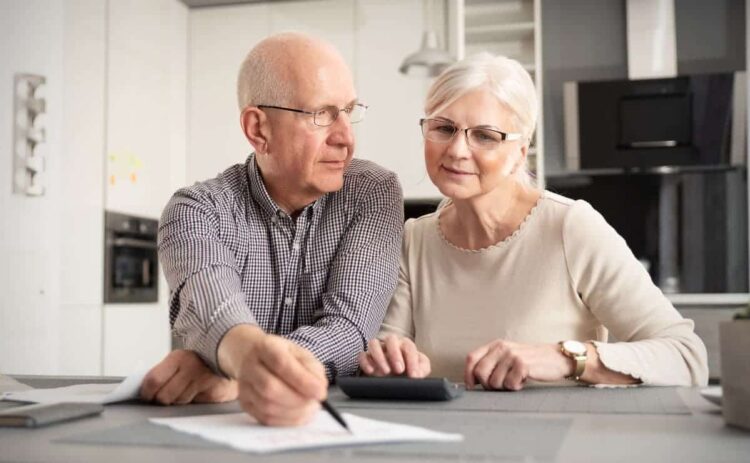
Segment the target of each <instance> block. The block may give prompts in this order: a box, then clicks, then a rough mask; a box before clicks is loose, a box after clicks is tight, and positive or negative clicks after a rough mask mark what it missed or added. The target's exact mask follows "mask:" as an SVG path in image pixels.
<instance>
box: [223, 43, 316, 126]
mask: <svg viewBox="0 0 750 463" xmlns="http://www.w3.org/2000/svg"><path fill="white" fill-rule="evenodd" d="M300 36H301V34H292V33H285V34H278V35H275V36H272V37H270V38H268V39H265V40H263V41H262V42H261V43H259V44H258V45H257V46H255V47H254V48H253V49H252V50H250V52H249V53H248V54H247V56H246V57H245V60H244V61H243V62H242V66H240V72H239V75H238V76H237V105H238V106H239V108H240V111H242V110H244V109H245V108H247V107H248V106H258V105H262V104H269V105H278V106H284V105H288V104H290V103H291V100H292V97H293V95H292V88H291V87H292V86H291V85H290V82H289V79H288V78H285V76H283V75H282V73H281V71H282V67H283V59H282V57H281V56H280V53H279V47H278V46H275V45H281V44H283V42H284V41H286V40H290V39H297V38H299V37H300Z"/></svg>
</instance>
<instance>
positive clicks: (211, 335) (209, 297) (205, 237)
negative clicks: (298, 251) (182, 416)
mask: <svg viewBox="0 0 750 463" xmlns="http://www.w3.org/2000/svg"><path fill="white" fill-rule="evenodd" d="M219 227H220V221H219V216H218V213H217V211H216V208H215V206H214V204H213V203H212V200H211V198H210V197H208V196H202V195H201V194H200V192H196V191H192V190H189V189H182V190H180V191H178V192H177V193H175V195H174V196H173V197H172V199H171V200H170V201H169V203H168V204H167V206H166V208H165V209H164V212H163V214H162V217H161V221H160V224H159V261H160V262H161V264H162V267H163V269H164V275H165V277H166V279H167V283H168V285H169V289H170V296H169V309H170V323H171V325H172V329H173V332H174V334H175V335H176V336H178V337H179V338H181V339H182V341H183V343H184V346H185V348H187V349H190V350H192V351H195V352H196V353H197V354H198V355H200V356H201V358H203V360H204V361H205V362H206V363H207V364H208V365H209V366H210V367H211V368H212V369H214V371H216V372H217V373H221V372H220V370H219V365H218V362H217V355H216V354H217V349H218V345H219V342H220V341H221V339H222V338H223V337H224V335H225V334H226V333H227V331H229V330H230V329H231V328H232V327H234V326H236V325H239V324H256V321H255V318H254V317H253V315H252V313H251V311H250V310H249V309H248V307H247V304H246V302H245V295H244V294H243V292H242V288H241V275H240V271H239V269H238V266H237V263H236V259H235V257H234V254H233V253H232V251H231V250H229V249H228V248H227V247H226V246H225V245H224V244H222V242H221V240H220V238H219Z"/></svg>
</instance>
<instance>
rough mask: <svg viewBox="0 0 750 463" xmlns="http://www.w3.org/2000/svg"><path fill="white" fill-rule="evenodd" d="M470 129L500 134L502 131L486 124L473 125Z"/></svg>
mask: <svg viewBox="0 0 750 463" xmlns="http://www.w3.org/2000/svg"><path fill="white" fill-rule="evenodd" d="M472 128H474V129H490V130H494V131H496V132H502V130H500V128H499V127H496V126H494V125H488V124H482V125H475V126H474V127H472Z"/></svg>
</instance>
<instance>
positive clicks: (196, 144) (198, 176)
mask: <svg viewBox="0 0 750 463" xmlns="http://www.w3.org/2000/svg"><path fill="white" fill-rule="evenodd" d="M270 24H271V5H270V4H266V3H263V4H252V5H239V6H227V7H221V8H200V9H195V10H191V11H190V14H189V34H188V35H189V37H190V39H189V41H188V56H189V59H188V76H189V77H188V90H187V94H188V98H187V100H188V107H187V119H188V129H187V160H186V181H187V182H186V183H188V184H192V183H194V182H197V181H202V180H206V179H209V178H213V177H215V176H216V175H217V174H218V173H219V172H222V171H223V170H224V169H226V168H227V167H229V166H231V165H233V164H237V163H241V162H244V160H245V158H246V157H247V155H248V154H250V152H251V151H252V147H251V146H250V143H248V141H247V140H246V139H245V136H244V135H243V133H242V129H241V128H240V117H239V114H240V111H239V108H238V107H237V72H238V71H239V67H240V63H242V60H243V59H244V58H245V55H246V54H247V52H248V51H249V50H250V48H252V47H253V46H254V45H255V44H256V43H258V42H259V41H261V40H262V39H263V38H264V37H266V36H267V35H268V34H269V33H270V32H271V26H270Z"/></svg>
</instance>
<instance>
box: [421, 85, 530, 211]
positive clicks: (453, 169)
mask: <svg viewBox="0 0 750 463" xmlns="http://www.w3.org/2000/svg"><path fill="white" fill-rule="evenodd" d="M431 119H438V120H441V121H444V122H445V123H446V126H445V127H441V126H439V125H438V127H437V129H438V130H449V129H450V124H453V125H455V126H456V127H457V128H458V129H459V130H458V131H457V132H456V134H455V135H454V136H453V138H452V139H451V140H450V141H448V142H446V143H441V142H436V141H432V140H428V139H425V147H424V153H425V163H426V165H427V173H428V174H429V176H430V180H432V183H434V184H435V186H437V187H438V189H439V190H440V192H441V193H442V194H444V195H445V196H447V197H448V198H452V199H469V198H473V197H477V196H481V195H484V194H486V193H489V192H491V191H493V190H495V189H496V188H497V187H498V186H500V185H502V184H503V183H505V182H508V181H515V180H513V179H512V174H513V173H515V172H516V171H517V170H518V169H520V168H523V163H524V162H525V159H526V144H525V142H524V140H522V139H519V140H513V141H511V140H505V141H502V142H500V143H499V144H498V145H497V146H496V147H495V148H493V149H483V148H478V147H474V146H469V145H468V144H467V140H466V135H465V134H466V132H465V131H464V130H463V129H465V128H467V127H468V128H473V127H484V128H489V129H493V130H497V131H500V132H505V133H516V132H518V127H516V126H515V124H514V123H513V116H512V113H511V112H510V110H508V109H507V108H506V107H505V106H504V105H502V104H501V103H500V102H499V101H498V100H497V98H496V97H495V96H494V95H492V94H491V93H490V92H489V91H487V90H474V91H472V92H470V93H467V94H466V95H464V96H462V97H461V98H459V99H458V100H456V101H455V102H453V104H451V105H450V106H448V107H447V108H446V109H444V110H443V111H440V112H439V113H436V114H434V115H432V116H431ZM478 137H481V134H479V135H478ZM474 139H475V140H480V141H481V138H477V136H475V137H474ZM474 144H478V143H474Z"/></svg>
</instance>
